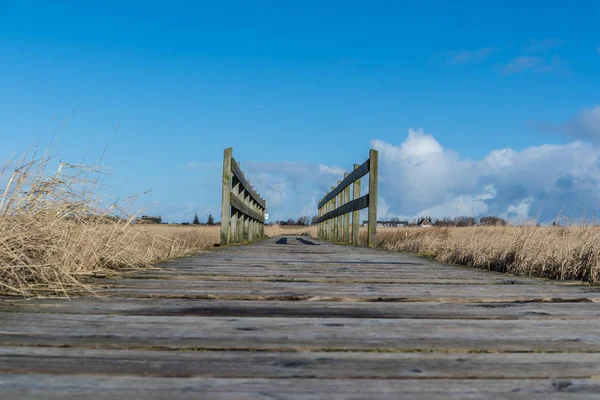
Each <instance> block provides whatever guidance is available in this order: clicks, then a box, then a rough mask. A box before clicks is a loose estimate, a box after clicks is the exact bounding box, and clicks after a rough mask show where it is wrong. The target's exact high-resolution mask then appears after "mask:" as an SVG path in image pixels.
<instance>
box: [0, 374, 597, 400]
mask: <svg viewBox="0 0 600 400" xmlns="http://www.w3.org/2000/svg"><path fill="white" fill-rule="evenodd" d="M598 392H600V381H599V380H598V379H567V380H553V379H500V380H498V379H496V380H494V379H443V380H431V379H367V380H365V379H354V380H353V379H227V378H160V377H115V378H112V379H107V377H104V376H95V375H71V376H69V375H67V376H64V375H50V374H33V375H32V374H10V375H9V374H6V375H2V376H0V393H1V394H0V398H6V399H14V398H19V399H21V400H25V399H40V398H44V399H51V400H52V399H65V398H69V399H76V398H77V399H79V398H80V399H90V398H94V399H115V398H127V399H129V398H132V399H133V398H143V399H147V400H153V399H164V398H174V397H175V398H177V399H185V400H187V399H190V400H191V399H198V398H199V397H201V398H202V399H240V400H242V399H244V400H245V399H250V400H255V399H259V400H266V399H283V398H285V399H292V400H306V399H314V398H327V399H334V400H336V399H375V398H376V399H394V400H396V399H398V398H399V397H401V398H402V399H406V400H422V399H423V398H435V399H441V400H464V399H466V398H472V399H509V398H510V399H533V400H547V399H548V398H552V399H582V400H587V399H597V398H598ZM549 396H550V397H549Z"/></svg>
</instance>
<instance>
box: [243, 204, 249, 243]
mask: <svg viewBox="0 0 600 400" xmlns="http://www.w3.org/2000/svg"><path fill="white" fill-rule="evenodd" d="M244 194H245V195H246V194H247V195H248V196H247V197H246V196H244V204H246V205H248V203H249V202H248V198H249V197H250V193H248V192H245V193H244ZM249 240H250V217H249V216H247V215H244V242H248V241H249Z"/></svg>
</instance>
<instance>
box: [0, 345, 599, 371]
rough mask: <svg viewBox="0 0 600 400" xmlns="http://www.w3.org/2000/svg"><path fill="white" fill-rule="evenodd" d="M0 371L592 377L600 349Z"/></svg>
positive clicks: (37, 357)
mask: <svg viewBox="0 0 600 400" xmlns="http://www.w3.org/2000/svg"><path fill="white" fill-rule="evenodd" d="M0 373H2V374H21V373H36V374H109V375H143V376H161V377H181V376H186V377H202V376H205V377H220V378H248V377H253V378H310V379H315V378H319V379H323V378H338V379H339V378H350V377H351V378H354V379H357V378H361V379H364V378H370V379H373V378H377V379H410V378H412V379H469V378H473V377H477V378H478V379H486V378H487V379H490V378H493V379H539V378H551V379H585V378H589V377H591V376H600V354H599V353H592V354H568V353H562V354H561V353H557V354H509V353H498V354H472V353H454V354H429V353H336V352H329V353H311V352H306V353H289V352H288V353H286V352H242V351H218V352H214V351H202V352H190V351H188V352H185V351H182V352H165V351H152V350H145V351H141V350H110V349H108V350H94V349H69V348H37V347H0Z"/></svg>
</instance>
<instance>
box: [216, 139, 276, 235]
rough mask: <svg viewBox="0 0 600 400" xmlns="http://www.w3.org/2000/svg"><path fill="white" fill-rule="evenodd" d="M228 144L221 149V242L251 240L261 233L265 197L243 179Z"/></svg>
mask: <svg viewBox="0 0 600 400" xmlns="http://www.w3.org/2000/svg"><path fill="white" fill-rule="evenodd" d="M232 153H233V150H232V148H231V147H229V148H226V149H225V151H224V153H223V201H222V203H221V245H223V246H224V245H226V244H230V243H243V242H252V241H254V240H257V239H260V238H262V237H264V232H265V210H266V207H267V205H266V202H265V200H264V199H263V198H262V197H260V196H259V195H258V193H256V191H255V190H254V188H253V187H252V185H251V184H250V181H248V180H246V177H245V176H244V173H243V172H242V170H241V169H240V164H239V163H237V162H236V161H235V159H234V158H233V157H232Z"/></svg>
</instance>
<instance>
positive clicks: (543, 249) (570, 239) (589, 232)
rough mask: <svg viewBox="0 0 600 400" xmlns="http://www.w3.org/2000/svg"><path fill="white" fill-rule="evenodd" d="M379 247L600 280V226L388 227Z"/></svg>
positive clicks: (501, 269)
mask: <svg viewBox="0 0 600 400" xmlns="http://www.w3.org/2000/svg"><path fill="white" fill-rule="evenodd" d="M377 238H378V247H381V248H384V249H388V250H394V251H403V252H411V253H419V254H421V255H425V256H427V257H430V258H433V259H435V260H437V261H441V262H447V263H453V264H460V265H466V266H472V267H478V268H484V269H488V270H492V271H499V272H505V273H509V274H513V275H523V276H536V277H545V278H551V279H576V280H583V281H587V282H590V283H599V282H600V227H594V226H571V227H512V226H507V227H500V226H497V227H480V226H476V227H464V228H458V227H456V228H387V229H386V228H383V229H378V231H377Z"/></svg>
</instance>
